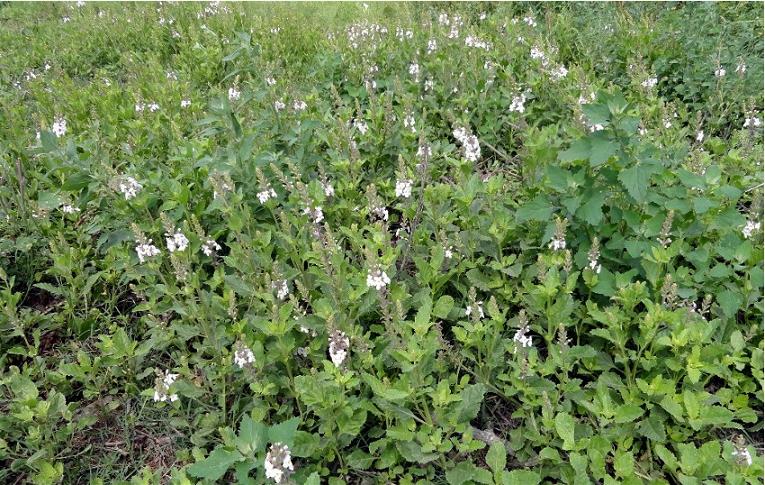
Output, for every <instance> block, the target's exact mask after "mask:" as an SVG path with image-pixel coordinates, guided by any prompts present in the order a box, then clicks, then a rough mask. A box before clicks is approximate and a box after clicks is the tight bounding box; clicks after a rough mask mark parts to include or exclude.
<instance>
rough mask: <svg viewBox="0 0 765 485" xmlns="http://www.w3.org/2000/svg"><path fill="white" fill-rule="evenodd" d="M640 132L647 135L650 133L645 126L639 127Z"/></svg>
mask: <svg viewBox="0 0 765 485" xmlns="http://www.w3.org/2000/svg"><path fill="white" fill-rule="evenodd" d="M638 133H639V134H640V136H645V134H646V133H648V130H646V129H645V128H643V127H640V128H638Z"/></svg>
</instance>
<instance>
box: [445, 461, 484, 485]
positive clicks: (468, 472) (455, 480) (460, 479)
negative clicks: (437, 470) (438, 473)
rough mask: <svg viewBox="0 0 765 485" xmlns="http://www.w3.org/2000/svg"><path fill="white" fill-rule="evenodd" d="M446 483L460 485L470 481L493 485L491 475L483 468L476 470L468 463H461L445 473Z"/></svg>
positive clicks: (476, 468)
mask: <svg viewBox="0 0 765 485" xmlns="http://www.w3.org/2000/svg"><path fill="white" fill-rule="evenodd" d="M446 481H447V482H448V483H449V485H462V484H463V483H468V482H470V481H475V482H478V483H493V481H492V477H491V473H489V471H488V470H485V469H483V468H478V467H477V466H475V465H473V464H472V463H470V462H469V461H462V462H460V463H457V465H456V466H455V467H454V468H452V469H451V470H448V471H447V472H446Z"/></svg>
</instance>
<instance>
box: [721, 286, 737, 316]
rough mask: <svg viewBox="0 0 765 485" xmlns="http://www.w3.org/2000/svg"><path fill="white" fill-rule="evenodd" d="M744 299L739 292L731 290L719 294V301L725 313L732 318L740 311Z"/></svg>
mask: <svg viewBox="0 0 765 485" xmlns="http://www.w3.org/2000/svg"><path fill="white" fill-rule="evenodd" d="M742 301H743V300H742V298H741V295H740V294H739V293H736V292H733V291H730V290H723V291H721V292H720V293H718V294H717V303H718V304H719V305H720V309H721V310H722V312H723V315H725V316H726V317H728V318H732V317H733V316H734V315H735V314H736V313H738V310H739V308H740V307H741V302H742Z"/></svg>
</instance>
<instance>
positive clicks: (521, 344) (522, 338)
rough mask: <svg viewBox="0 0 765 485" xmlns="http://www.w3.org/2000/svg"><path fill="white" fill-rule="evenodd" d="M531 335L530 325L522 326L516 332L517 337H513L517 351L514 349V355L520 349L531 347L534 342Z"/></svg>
mask: <svg viewBox="0 0 765 485" xmlns="http://www.w3.org/2000/svg"><path fill="white" fill-rule="evenodd" d="M528 333H529V326H528V325H521V326H520V327H519V328H518V330H517V331H516V332H515V335H514V336H513V342H515V349H513V353H516V352H517V351H518V349H519V348H521V349H523V348H527V347H531V345H532V343H533V342H532V341H531V336H530V335H528Z"/></svg>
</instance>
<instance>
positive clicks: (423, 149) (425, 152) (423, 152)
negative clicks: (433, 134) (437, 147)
mask: <svg viewBox="0 0 765 485" xmlns="http://www.w3.org/2000/svg"><path fill="white" fill-rule="evenodd" d="M431 153H432V151H431V149H430V145H428V144H423V145H420V146H419V147H417V157H418V158H430V155H431ZM418 165H419V164H418Z"/></svg>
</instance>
